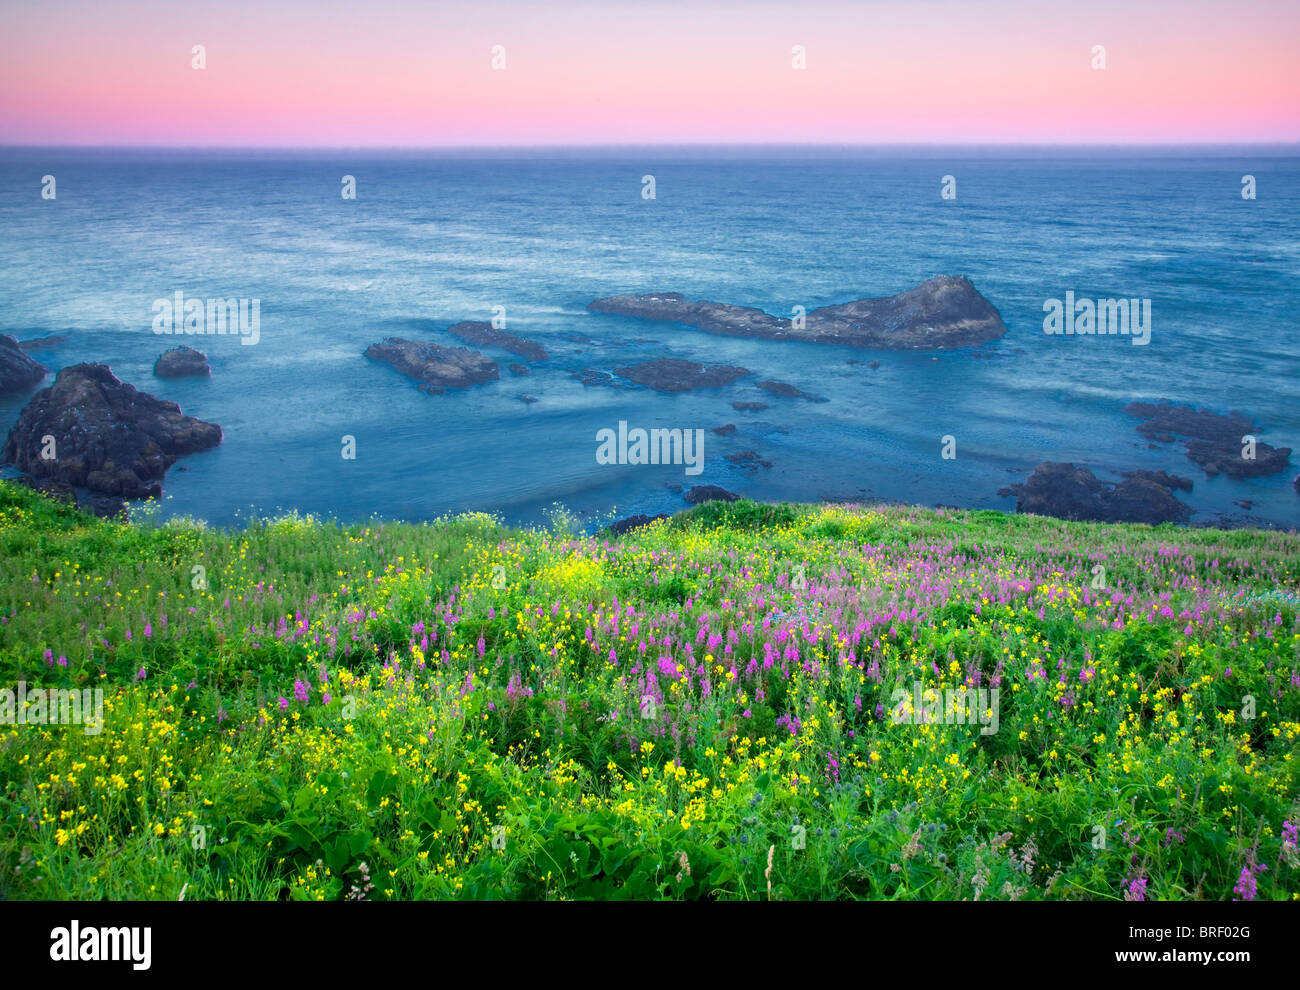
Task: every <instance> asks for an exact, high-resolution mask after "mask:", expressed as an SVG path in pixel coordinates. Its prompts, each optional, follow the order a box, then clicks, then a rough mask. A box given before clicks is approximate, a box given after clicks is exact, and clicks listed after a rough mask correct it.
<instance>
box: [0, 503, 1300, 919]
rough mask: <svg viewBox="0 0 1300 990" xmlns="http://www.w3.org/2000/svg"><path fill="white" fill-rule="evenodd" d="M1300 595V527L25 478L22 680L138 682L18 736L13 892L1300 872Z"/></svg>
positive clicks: (20, 534) (7, 881) (87, 684)
mask: <svg viewBox="0 0 1300 990" xmlns="http://www.w3.org/2000/svg"><path fill="white" fill-rule="evenodd" d="M1297 589H1300V536H1297V535H1296V534H1295V533H1291V534H1284V533H1265V532H1252V531H1232V532H1221V531H1216V530H1187V529H1174V528H1159V529H1150V528H1147V527H1141V526H1101V525H1087V524H1073V523H1063V522H1059V521H1055V520H1051V519H1043V518H1034V517H1013V516H1005V515H1001V514H998V513H991V512H938V511H931V510H925V509H919V508H866V507H853V508H846V507H842V506H788V505H783V506H760V505H754V504H751V503H747V502H739V503H735V504H733V505H730V506H723V505H721V504H718V503H714V504H711V505H706V506H702V507H700V508H698V509H695V510H692V511H691V512H688V513H685V514H683V515H680V516H678V517H676V518H674V519H672V520H670V521H666V522H660V523H657V524H655V525H654V526H652V527H649V528H646V529H642V530H638V531H635V532H633V533H631V534H629V535H628V536H625V537H622V538H610V537H608V534H606V536H604V537H584V536H577V537H574V536H572V535H569V534H565V533H562V532H556V531H550V532H543V531H518V530H511V529H507V528H504V527H502V526H500V525H498V524H497V523H496V522H495V521H494V520H493V519H491V518H489V517H486V516H468V517H460V518H456V519H449V520H443V521H439V522H436V523H433V524H429V525H396V524H394V525H389V524H384V525H377V524H376V525H369V526H365V525H359V526H336V525H332V524H322V523H318V522H315V521H312V520H310V519H298V518H287V519H280V520H276V521H273V522H266V523H255V524H252V525H250V526H248V527H247V528H246V529H243V530H241V531H238V532H219V531H208V530H205V529H204V528H203V527H202V526H201V525H195V524H190V523H184V522H173V523H169V524H167V525H162V526H158V527H153V526H150V525H147V524H146V525H141V524H136V525H132V526H122V525H119V524H116V523H110V522H103V521H99V520H95V519H91V518H89V517H87V516H84V515H81V514H80V513H77V512H76V511H74V510H71V509H68V508H65V507H63V506H61V505H59V504H56V503H54V502H49V501H46V500H44V499H42V498H40V497H38V496H36V495H34V494H32V493H30V492H28V491H27V490H26V489H23V488H19V487H16V486H13V485H9V484H5V483H0V687H3V688H10V689H16V684H17V682H18V681H24V682H25V683H26V685H27V690H28V692H29V694H30V692H31V691H33V690H34V689H35V688H36V687H40V688H71V687H77V688H96V687H102V688H103V689H104V691H105V696H106V700H105V724H104V726H103V731H101V732H98V733H93V732H89V733H88V732H86V731H84V729H83V727H81V726H76V725H17V724H9V725H0V897H5V898H26V897H41V898H77V897H113V898H168V899H175V898H177V897H180V896H182V891H184V896H185V898H186V899H195V898H226V899H242V898H286V897H292V898H310V899H318V898H325V899H336V898H343V897H351V898H353V899H357V898H360V897H364V898H365V899H368V900H379V899H384V898H449V897H461V898H500V897H507V898H540V897H551V898H583V897H599V898H616V897H637V898H658V897H663V898H723V899H730V898H760V899H766V898H773V899H778V898H781V899H792V898H813V897H853V898H885V899H889V898H977V899H981V900H991V899H1005V898H1075V899H1077V898H1098V899H1124V898H1128V899H1140V898H1147V899H1154V898H1177V899H1210V900H1217V899H1231V898H1241V899H1246V898H1250V897H1256V898H1259V899H1274V898H1287V899H1296V898H1300V852H1298V851H1297V848H1296V831H1295V829H1296V822H1297V812H1298V811H1300V808H1298V807H1297V805H1296V803H1295V802H1296V798H1297V782H1298V778H1300V761H1297V757H1296V749H1297V744H1298V741H1300V662H1298V660H1297V655H1298V652H1300V625H1298V624H1297V597H1296V596H1297ZM914 685H916V687H914ZM963 685H970V686H977V687H979V688H982V689H988V690H990V691H992V690H993V689H996V690H997V695H996V697H995V696H994V695H992V694H989V695H987V696H985V697H986V698H987V704H985V703H984V702H983V701H981V706H980V707H982V708H983V709H984V710H983V711H980V712H979V713H978V714H979V717H978V718H976V719H974V722H973V724H949V723H950V722H951V721H952V720H951V719H948V718H940V720H938V721H935V720H933V718H934V715H935V711H934V709H930V710H929V715H928V716H927V714H926V711H925V710H924V709H925V708H926V707H927V706H926V705H925V704H924V702H925V701H926V696H924V695H921V696H920V697H921V699H922V701H923V706H922V707H923V711H921V712H916V713H912V712H911V711H910V708H911V707H912V702H914V701H915V699H916V698H917V693H916V692H920V691H923V690H924V689H928V688H940V689H943V688H956V687H961V686H963ZM896 689H901V692H902V694H901V695H896V694H895V693H894V692H895V690H896ZM899 697H904V698H906V699H910V701H903V702H901V703H900V702H899V700H898V699H899ZM900 713H901V715H905V716H907V718H906V719H901V718H900V717H899V716H900ZM949 714H950V713H949ZM967 714H968V715H972V716H973V713H969V712H968V713H967ZM927 717H929V718H931V721H928V722H927V721H925V719H926V718H927ZM11 721H12V719H11ZM991 730H995V731H991Z"/></svg>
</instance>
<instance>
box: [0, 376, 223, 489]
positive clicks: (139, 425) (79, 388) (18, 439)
mask: <svg viewBox="0 0 1300 990" xmlns="http://www.w3.org/2000/svg"><path fill="white" fill-rule="evenodd" d="M47 438H49V439H47ZM219 443H221V427H220V426H218V425H217V424H215V423H205V422H204V421H203V420H201V419H195V418H194V417H192V416H185V415H182V414H181V407H180V406H178V405H177V404H176V403H174V402H168V401H167V400H165V399H159V398H157V397H155V396H152V395H150V394H149V393H147V392H141V391H139V390H137V389H136V387H135V386H134V385H128V384H125V383H123V382H121V381H119V380H118V379H117V377H116V376H115V375H114V374H113V372H112V370H111V369H109V367H108V366H107V365H103V364H76V365H72V366H70V367H67V368H64V369H63V370H62V371H60V372H59V374H58V376H57V377H56V378H55V380H54V384H53V385H51V386H50V387H49V388H47V389H45V390H43V391H41V392H38V393H36V395H35V396H33V397H32V401H31V402H29V403H28V404H27V407H26V408H25V409H24V410H23V411H22V413H21V414H20V415H19V417H18V422H17V423H15V424H14V428H13V429H12V430H11V431H10V433H9V439H8V440H7V441H6V442H5V445H4V448H3V450H0V461H4V462H6V463H12V464H14V465H15V466H17V467H18V468H19V470H21V471H23V472H24V473H26V474H27V475H29V476H30V477H31V478H33V479H36V480H50V481H56V482H61V483H63V484H65V485H83V486H85V487H87V488H90V489H91V490H93V491H95V492H99V493H102V494H106V495H120V496H122V497H124V498H146V497H148V496H150V495H154V496H157V495H160V494H161V493H162V486H161V484H160V483H159V482H160V481H161V480H162V477H163V475H164V474H165V473H166V471H167V469H168V468H169V467H171V466H172V464H174V463H175V462H176V460H177V458H179V457H181V456H182V455H184V454H192V453H195V452H197V451H200V450H207V449H209V448H211V447H215V446H217V444H219ZM47 452H48V453H52V454H53V456H52V457H49V458H47V457H45V456H42V455H43V454H44V453H47Z"/></svg>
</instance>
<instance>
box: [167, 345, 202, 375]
mask: <svg viewBox="0 0 1300 990" xmlns="http://www.w3.org/2000/svg"><path fill="white" fill-rule="evenodd" d="M153 373H154V374H155V375H157V376H158V377H159V378H186V377H189V376H191V375H200V376H202V375H211V374H212V368H211V367H209V366H208V357H207V355H206V354H203V353H202V352H200V351H196V350H195V349H194V348H193V347H184V346H182V347H173V348H172V349H171V350H170V351H164V352H163V354H162V355H161V356H160V357H159V358H158V360H157V361H155V362H154V366H153Z"/></svg>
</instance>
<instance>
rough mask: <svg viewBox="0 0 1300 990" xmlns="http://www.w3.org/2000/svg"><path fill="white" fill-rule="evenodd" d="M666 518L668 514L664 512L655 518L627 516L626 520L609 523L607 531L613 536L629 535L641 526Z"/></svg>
mask: <svg viewBox="0 0 1300 990" xmlns="http://www.w3.org/2000/svg"><path fill="white" fill-rule="evenodd" d="M667 518H668V514H667V513H664V512H661V513H659V514H658V515H656V516H645V515H638V516H628V517H627V518H626V519H620V520H619V521H618V522H615V523H611V524H610V527H609V530H610V532H611V533H613V534H614V535H615V536H622V535H623V534H624V533H630V532H632V530H634V529H640V528H641V527H642V526H649V525H650V524H651V523H652V522H656V521H658V520H660V519H667Z"/></svg>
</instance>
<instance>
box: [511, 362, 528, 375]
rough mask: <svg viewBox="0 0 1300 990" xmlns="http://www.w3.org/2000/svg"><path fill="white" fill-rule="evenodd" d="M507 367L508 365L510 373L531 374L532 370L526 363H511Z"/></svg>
mask: <svg viewBox="0 0 1300 990" xmlns="http://www.w3.org/2000/svg"><path fill="white" fill-rule="evenodd" d="M509 367H510V373H511V374H512V375H531V374H532V371H531V370H530V369H529V367H528V365H526V364H512V365H510V366H509Z"/></svg>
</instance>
